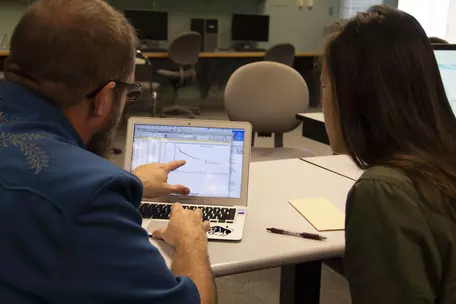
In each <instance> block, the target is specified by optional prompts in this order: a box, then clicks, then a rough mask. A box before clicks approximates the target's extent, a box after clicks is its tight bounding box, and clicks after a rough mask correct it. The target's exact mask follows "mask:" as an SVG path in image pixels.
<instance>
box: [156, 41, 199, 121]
mask: <svg viewBox="0 0 456 304" xmlns="http://www.w3.org/2000/svg"><path fill="white" fill-rule="evenodd" d="M200 49H201V35H200V34H198V33H196V32H187V33H183V34H181V35H179V36H178V37H177V38H176V39H174V41H173V42H171V45H170V47H169V52H168V56H169V58H170V59H171V60H172V61H173V62H174V63H176V64H177V65H179V70H178V71H173V70H164V69H161V70H158V71H157V74H158V75H161V76H163V77H166V78H167V79H168V80H169V81H170V83H171V84H172V86H173V88H174V94H173V103H174V104H173V105H172V106H170V107H165V108H163V110H162V112H161V114H162V117H165V116H166V115H167V114H177V115H178V114H180V113H184V114H187V115H188V116H189V118H194V115H195V114H199V111H200V110H199V108H198V107H194V108H186V107H183V106H180V105H178V104H177V98H178V91H179V89H180V88H182V87H184V86H186V85H189V84H191V83H194V82H195V81H196V70H195V65H196V63H197V62H198V59H199V54H200Z"/></svg>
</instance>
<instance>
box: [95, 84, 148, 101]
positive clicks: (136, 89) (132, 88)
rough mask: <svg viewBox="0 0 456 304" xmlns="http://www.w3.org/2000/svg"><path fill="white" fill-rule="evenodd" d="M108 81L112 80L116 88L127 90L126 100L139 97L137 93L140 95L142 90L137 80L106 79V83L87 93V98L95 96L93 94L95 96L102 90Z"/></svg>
mask: <svg viewBox="0 0 456 304" xmlns="http://www.w3.org/2000/svg"><path fill="white" fill-rule="evenodd" d="M110 82H114V83H115V84H116V88H125V89H126V90H127V100H128V101H135V100H136V99H137V98H138V97H139V95H141V93H142V91H143V88H142V86H141V85H140V84H139V83H137V82H134V83H127V82H123V81H117V80H111V81H108V82H107V83H106V84H104V85H102V86H100V87H99V88H98V89H96V90H95V91H93V92H92V93H89V94H87V95H86V97H87V98H88V99H93V98H95V96H97V94H98V93H100V92H101V90H103V88H104V87H105V86H106V85H107V84H108V83H110Z"/></svg>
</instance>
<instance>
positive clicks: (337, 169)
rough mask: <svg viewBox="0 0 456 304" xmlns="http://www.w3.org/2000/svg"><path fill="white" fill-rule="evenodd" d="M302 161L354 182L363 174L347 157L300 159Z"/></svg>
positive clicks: (333, 156)
mask: <svg viewBox="0 0 456 304" xmlns="http://www.w3.org/2000/svg"><path fill="white" fill-rule="evenodd" d="M302 160H303V161H305V162H308V163H311V164H314V165H315V166H318V167H320V168H323V169H326V170H328V171H331V172H334V173H336V174H340V175H342V176H345V177H347V178H349V179H351V180H354V181H356V180H358V179H359V178H360V177H361V175H362V174H363V173H364V171H363V170H361V169H360V168H358V167H357V166H356V165H355V163H354V162H353V160H352V159H351V158H350V157H349V156H347V155H332V156H318V157H306V158H302Z"/></svg>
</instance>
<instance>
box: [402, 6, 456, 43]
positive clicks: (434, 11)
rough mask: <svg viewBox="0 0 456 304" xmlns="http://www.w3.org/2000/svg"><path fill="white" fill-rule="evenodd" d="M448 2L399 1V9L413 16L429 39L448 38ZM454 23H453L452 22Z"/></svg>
mask: <svg viewBox="0 0 456 304" xmlns="http://www.w3.org/2000/svg"><path fill="white" fill-rule="evenodd" d="M450 1H451V2H453V4H454V2H456V1H455V0H399V9H400V10H403V11H404V12H407V13H409V14H410V15H412V16H414V17H415V18H416V19H417V20H418V22H419V23H420V24H421V26H422V27H423V28H424V30H425V31H426V34H427V35H428V36H429V37H439V38H443V39H445V38H448V37H447V33H448V25H449V19H451V18H449V12H450ZM452 22H455V21H452Z"/></svg>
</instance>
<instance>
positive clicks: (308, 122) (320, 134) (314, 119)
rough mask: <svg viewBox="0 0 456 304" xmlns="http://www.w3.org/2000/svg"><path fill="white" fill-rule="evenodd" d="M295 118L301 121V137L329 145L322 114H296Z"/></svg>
mask: <svg viewBox="0 0 456 304" xmlns="http://www.w3.org/2000/svg"><path fill="white" fill-rule="evenodd" d="M296 118H297V119H299V120H301V121H302V136H303V137H307V138H310V139H313V140H315V141H318V142H321V143H323V144H326V145H329V138H328V135H327V134H326V128H325V118H324V116H323V113H321V112H320V113H298V114H296Z"/></svg>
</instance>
